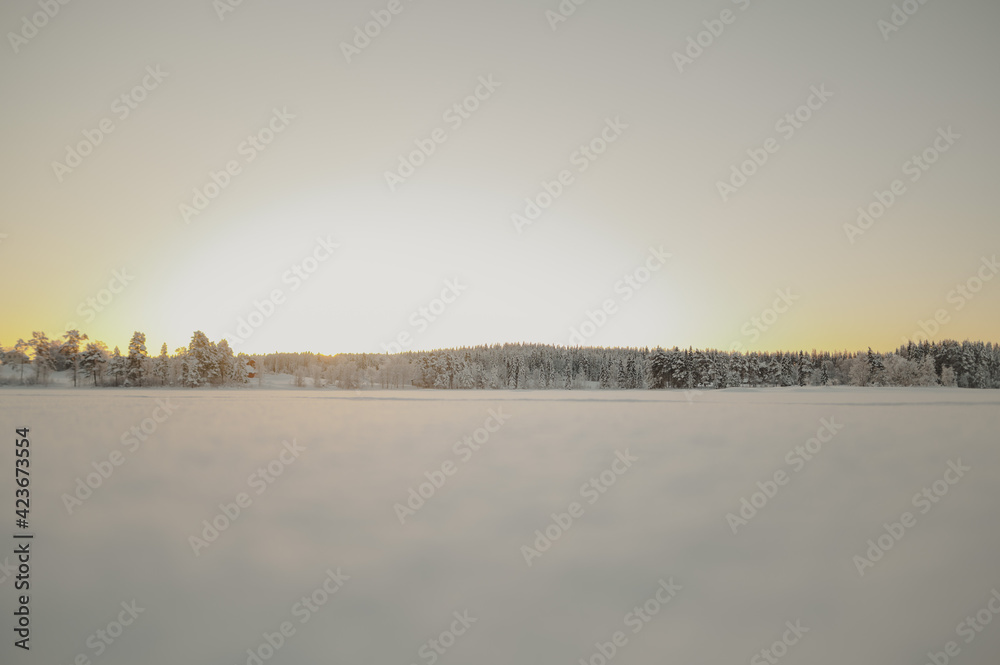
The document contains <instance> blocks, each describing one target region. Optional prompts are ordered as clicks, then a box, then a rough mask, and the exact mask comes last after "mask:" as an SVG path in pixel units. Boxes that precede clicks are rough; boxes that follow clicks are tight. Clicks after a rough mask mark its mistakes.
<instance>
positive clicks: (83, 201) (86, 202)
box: [0, 0, 1000, 353]
mask: <svg viewBox="0 0 1000 665" xmlns="http://www.w3.org/2000/svg"><path fill="white" fill-rule="evenodd" d="M904 5H905V6H904ZM46 7H48V12H49V14H51V16H49V15H47V14H46V13H45V8H46ZM570 10H572V11H570ZM907 12H909V13H907ZM998 24H1000V5H998V4H996V3H995V2H992V0H958V1H955V2H949V3H927V4H923V5H920V4H918V3H916V2H909V3H896V5H894V4H893V3H891V2H887V1H881V0H880V1H877V2H868V1H864V2H863V1H861V0H848V1H845V2H840V3H835V4H830V3H816V2H806V3H803V2H792V1H791V0H784V1H781V0H771V1H769V2H764V1H762V0H736V1H731V0H725V1H719V0H716V1H713V2H709V3H694V2H691V3H676V2H671V3H659V2H649V1H640V0H631V1H620V2H608V1H602V0H591V1H590V2H585V3H583V4H582V5H579V6H577V5H575V4H574V3H572V2H569V1H568V0H567V1H566V2H563V3H559V2H556V1H555V0H508V1H506V2H492V3H488V2H477V1H475V0H465V1H463V2H458V1H457V0H399V1H398V2H395V1H393V2H390V1H389V0H384V1H383V0H376V1H367V2H360V1H357V0H351V1H348V2H338V3H323V2H317V1H315V0H297V1H290V2H282V3H266V2H262V1H261V0H243V2H241V3H239V4H235V3H233V2H232V0H218V1H216V2H211V1H210V0H177V1H175V2H171V3H153V2H122V1H117V0H103V1H93V2H68V3H67V4H65V5H62V4H58V3H57V2H52V3H51V5H49V4H48V3H46V2H44V1H42V2H38V1H37V0H36V1H27V0H12V1H10V2H6V3H4V4H3V6H2V8H0V27H2V28H3V32H4V33H5V35H6V36H5V42H6V44H4V45H3V46H2V47H0V51H2V55H0V81H2V85H3V90H4V93H5V94H4V106H3V108H4V111H3V113H4V119H5V122H3V123H2V124H0V141H2V145H3V146H4V149H3V151H2V153H0V178H2V180H3V182H4V183H5V185H6V186H5V188H4V194H3V203H4V206H3V212H4V215H3V218H2V219H0V266H2V268H0V270H2V274H3V276H4V281H5V283H6V284H7V285H8V288H6V289H4V293H3V295H2V296H0V309H2V311H3V312H4V316H3V317H2V318H0V344H2V345H3V346H5V347H9V346H12V345H13V344H14V342H16V340H17V339H18V338H29V337H30V336H31V333H32V331H34V330H43V331H45V332H47V333H48V334H49V336H50V337H55V336H59V335H61V334H62V333H63V332H64V331H65V330H67V329H69V328H79V329H81V330H82V331H83V332H85V333H87V334H89V336H90V338H91V339H94V340H98V339H99V340H103V341H105V342H107V343H108V344H109V346H111V347H113V346H115V345H120V346H121V347H122V348H125V346H126V345H127V344H128V340H129V338H130V337H131V335H132V332H133V331H136V330H138V331H142V332H144V333H146V335H147V344H148V346H149V347H150V350H151V351H153V352H154V353H155V352H156V351H158V350H159V347H160V344H161V343H166V344H167V346H168V348H169V350H170V351H173V350H174V349H176V348H178V347H182V346H185V345H187V343H188V342H189V340H190V338H191V334H192V332H193V331H195V330H202V331H204V332H205V333H206V334H207V335H208V336H209V338H211V339H213V340H219V339H221V338H227V339H228V340H229V341H230V343H231V345H232V346H233V347H234V348H235V349H236V350H237V351H245V352H248V353H258V352H269V351H275V350H280V351H314V352H321V353H338V352H381V351H386V350H418V349H430V348H440V347H452V346H462V345H475V344H487V343H501V342H536V343H552V344H587V345H617V346H657V345H663V346H668V347H669V346H674V345H678V346H682V347H686V346H695V347H714V348H725V349H730V348H732V349H748V350H752V349H759V350H765V349H767V350H775V349H806V350H809V349H812V348H820V349H829V350H840V349H848V350H857V349H860V348H865V347H868V346H872V347H874V348H875V349H879V350H885V351H888V350H891V349H893V348H895V347H897V346H898V345H900V344H902V343H904V341H905V340H907V339H914V340H916V341H920V340H922V339H924V338H925V337H929V338H930V339H945V338H952V339H959V340H961V339H966V338H968V339H981V340H985V341H994V342H995V341H1000V336H998V335H997V332H998V330H1000V279H994V278H995V277H996V276H997V273H998V271H1000V267H998V266H997V265H996V263H995V258H994V257H996V255H997V253H998V251H997V250H998V249H1000V227H998V225H997V223H996V222H997V220H996V206H995V182H994V177H995V174H996V173H997V168H996V155H997V154H1000V127H998V126H997V123H996V112H995V110H996V109H997V108H998V107H1000V92H998V90H1000V80H998V79H997V77H996V74H995V68H996V63H997V62H998V61H1000V42H997V40H996V39H995V28H996V26H997V25H998ZM366 30H367V34H366ZM859 209H860V212H859ZM863 215H864V216H863Z"/></svg>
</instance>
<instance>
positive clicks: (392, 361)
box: [0, 330, 1000, 390]
mask: <svg viewBox="0 0 1000 665" xmlns="http://www.w3.org/2000/svg"><path fill="white" fill-rule="evenodd" d="M0 363H2V364H4V365H8V366H10V367H11V370H10V371H8V372H7V373H6V374H5V375H3V376H4V380H5V382H7V383H10V382H20V383H43V384H44V383H47V382H48V377H49V375H50V374H51V372H53V371H67V370H68V371H70V373H71V375H72V377H73V384H74V385H81V384H85V385H91V384H92V385H94V386H184V387H198V386H205V385H212V386H226V385H245V384H248V383H253V382H257V383H261V380H262V377H263V376H264V375H265V374H287V375H289V376H290V377H291V378H290V381H291V382H292V384H293V385H295V386H299V387H317V388H319V387H332V388H341V389H349V390H361V389H366V388H386V389H388V388H404V387H414V386H415V387H422V388H436V389H446V390H503V389H507V390H519V389H533V390H545V389H569V390H579V389H608V390H610V389H616V390H642V389H667V388H674V389H701V388H731V387H767V386H836V385H852V386H934V385H942V386H956V387H961V388H1000V345H995V344H992V343H983V342H971V341H964V342H957V341H955V340H943V341H937V342H929V341H924V342H921V343H919V344H914V343H912V342H910V343H908V344H907V345H906V346H901V347H899V348H898V349H896V350H895V351H893V352H889V353H876V352H873V351H872V350H871V349H870V348H869V349H868V351H867V352H857V353H851V352H847V351H842V352H829V351H822V352H821V351H816V350H813V351H811V352H808V353H807V352H805V351H774V352H767V351H751V352H738V351H722V350H718V349H694V348H687V349H681V348H678V347H673V348H669V349H665V348H660V347H657V348H655V349H649V348H631V347H616V348H602V347H566V346H555V345H546V344H494V345H481V346H474V347H461V348H456V349H438V350H433V351H408V352H403V353H397V354H385V353H360V354H356V353H355V354H352V353H342V354H336V355H324V354H316V353H270V354H254V355H251V354H244V353H240V354H235V353H234V352H233V350H232V348H230V346H229V343H228V342H227V341H226V340H225V339H223V340H220V341H219V342H213V341H211V340H210V339H209V338H208V337H207V336H206V335H205V333H203V332H201V331H196V332H195V333H194V334H193V335H192V337H191V341H190V343H189V344H188V346H187V347H182V348H179V349H175V351H174V353H173V354H170V353H168V351H167V345H166V344H163V345H162V347H161V348H160V353H159V355H158V356H150V355H149V354H148V353H147V350H146V335H145V334H144V333H141V332H136V333H134V334H133V335H132V339H131V341H130V342H129V345H128V349H127V352H126V353H125V354H122V353H121V351H120V350H119V349H118V347H115V348H114V350H113V351H109V350H108V348H107V345H105V344H104V343H103V342H99V341H98V342H91V341H89V338H88V336H87V335H85V334H82V333H80V332H79V331H78V330H69V331H67V332H66V333H65V334H64V335H63V336H62V337H61V338H58V339H49V338H48V336H47V335H45V333H42V332H35V333H34V334H33V336H32V338H31V339H30V340H28V341H25V340H18V341H17V343H16V344H15V345H14V346H13V347H10V348H4V347H0ZM26 369H27V376H26V375H25V370H26ZM251 375H253V378H251Z"/></svg>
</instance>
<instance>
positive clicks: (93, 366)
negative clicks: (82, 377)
mask: <svg viewBox="0 0 1000 665" xmlns="http://www.w3.org/2000/svg"><path fill="white" fill-rule="evenodd" d="M107 363H108V347H107V345H106V344H105V343H104V342H94V343H92V344H87V348H86V349H85V350H84V352H83V356H82V357H81V358H80V365H81V366H82V367H83V371H84V373H85V374H86V375H88V376H90V377H92V378H93V379H94V385H95V386H97V385H98V380H100V383H101V385H103V384H104V368H105V367H106V366H107Z"/></svg>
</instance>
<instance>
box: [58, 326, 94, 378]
mask: <svg viewBox="0 0 1000 665" xmlns="http://www.w3.org/2000/svg"><path fill="white" fill-rule="evenodd" d="M86 339H89V338H88V337H87V336H86V335H81V334H80V331H79V330H75V329H74V330H67V331H66V333H65V334H64V335H63V343H62V347H61V351H62V353H63V354H65V355H66V356H67V357H69V359H70V362H71V363H72V365H73V387H74V388H75V387H76V385H77V376H78V375H79V373H80V357H81V356H82V350H81V349H80V343H81V342H83V341H84V340H86Z"/></svg>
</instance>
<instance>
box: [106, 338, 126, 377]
mask: <svg viewBox="0 0 1000 665" xmlns="http://www.w3.org/2000/svg"><path fill="white" fill-rule="evenodd" d="M108 373H110V374H111V377H112V378H113V379H114V380H115V386H118V385H120V383H121V378H122V374H124V373H125V358H123V357H122V352H121V351H119V350H118V347H117V346H116V347H115V350H114V353H112V354H111V358H110V359H109V360H108Z"/></svg>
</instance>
